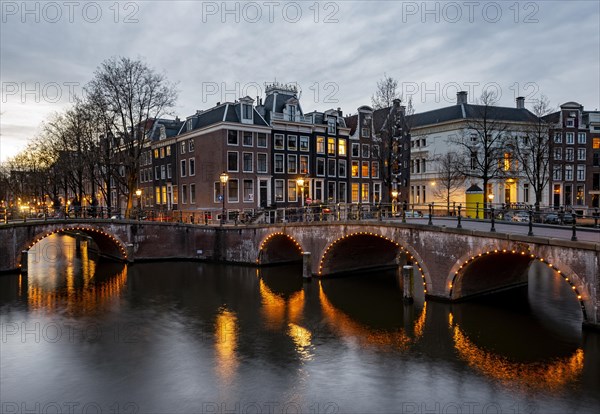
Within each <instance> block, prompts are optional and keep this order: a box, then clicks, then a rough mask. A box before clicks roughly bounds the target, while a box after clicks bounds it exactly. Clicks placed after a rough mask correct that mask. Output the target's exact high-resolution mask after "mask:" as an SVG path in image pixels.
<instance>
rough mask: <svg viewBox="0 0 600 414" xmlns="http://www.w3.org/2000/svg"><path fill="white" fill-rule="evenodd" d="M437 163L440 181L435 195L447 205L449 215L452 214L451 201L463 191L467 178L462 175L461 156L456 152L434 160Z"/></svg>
mask: <svg viewBox="0 0 600 414" xmlns="http://www.w3.org/2000/svg"><path fill="white" fill-rule="evenodd" d="M434 161H435V162H436V163H437V167H438V168H437V170H438V171H437V172H438V179H437V183H438V184H439V185H436V187H435V189H434V190H433V195H434V196H436V197H438V198H441V199H442V200H444V202H445V203H446V208H447V210H448V213H449V212H450V200H451V199H452V196H453V195H454V194H455V193H456V192H457V191H459V190H462V189H463V187H464V183H465V176H464V175H463V174H462V172H461V171H460V169H459V168H458V166H459V156H458V154H457V153H456V152H447V153H445V154H444V155H440V156H438V157H436V158H434Z"/></svg>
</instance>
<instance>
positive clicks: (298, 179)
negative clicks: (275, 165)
mask: <svg viewBox="0 0 600 414" xmlns="http://www.w3.org/2000/svg"><path fill="white" fill-rule="evenodd" d="M296 184H298V187H300V198H301V199H302V207H304V178H303V177H298V178H296Z"/></svg>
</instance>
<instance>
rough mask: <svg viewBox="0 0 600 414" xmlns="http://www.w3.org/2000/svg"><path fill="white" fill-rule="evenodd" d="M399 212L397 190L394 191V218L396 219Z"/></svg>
mask: <svg viewBox="0 0 600 414" xmlns="http://www.w3.org/2000/svg"><path fill="white" fill-rule="evenodd" d="M397 211H398V190H396V189H395V188H394V189H393V190H392V216H393V217H396V212H397Z"/></svg>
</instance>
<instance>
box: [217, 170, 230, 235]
mask: <svg viewBox="0 0 600 414" xmlns="http://www.w3.org/2000/svg"><path fill="white" fill-rule="evenodd" d="M219 180H220V181H221V201H222V202H223V211H222V212H221V226H222V225H223V223H225V185H227V181H229V175H227V173H226V172H224V173H221V175H220V176H219Z"/></svg>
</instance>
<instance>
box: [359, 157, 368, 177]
mask: <svg viewBox="0 0 600 414" xmlns="http://www.w3.org/2000/svg"><path fill="white" fill-rule="evenodd" d="M361 169H362V171H361V175H362V177H363V178H369V161H363V162H362V168H361Z"/></svg>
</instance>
